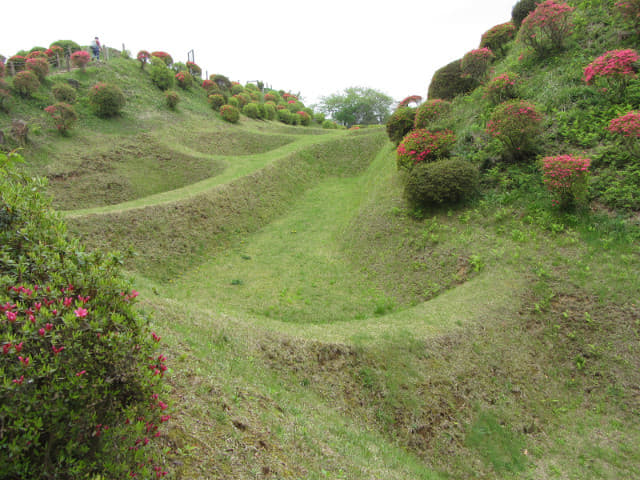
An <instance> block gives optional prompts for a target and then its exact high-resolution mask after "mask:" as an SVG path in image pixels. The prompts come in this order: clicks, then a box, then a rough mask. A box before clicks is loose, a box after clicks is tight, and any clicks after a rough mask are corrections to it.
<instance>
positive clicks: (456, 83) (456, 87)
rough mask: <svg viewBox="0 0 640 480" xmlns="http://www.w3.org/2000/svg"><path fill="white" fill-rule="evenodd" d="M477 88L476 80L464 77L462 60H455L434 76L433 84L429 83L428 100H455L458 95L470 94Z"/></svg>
mask: <svg viewBox="0 0 640 480" xmlns="http://www.w3.org/2000/svg"><path fill="white" fill-rule="evenodd" d="M477 86H478V83H477V81H476V80H474V79H473V78H471V77H464V76H463V75H462V70H461V69H460V60H454V61H453V62H451V63H449V64H447V65H445V66H444V67H441V68H439V69H438V70H436V72H435V73H434V74H433V77H432V78H431V83H429V91H428V98H442V99H443V100H453V99H454V98H455V97H457V96H458V95H461V94H465V93H467V92H470V91H471V90H473V89H474V88H476V87H477Z"/></svg>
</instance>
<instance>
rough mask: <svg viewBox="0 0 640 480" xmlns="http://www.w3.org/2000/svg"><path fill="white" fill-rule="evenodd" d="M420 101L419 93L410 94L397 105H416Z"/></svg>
mask: <svg viewBox="0 0 640 480" xmlns="http://www.w3.org/2000/svg"><path fill="white" fill-rule="evenodd" d="M421 101H422V97H421V96H420V95H410V96H408V97H407V98H405V99H404V100H402V101H401V102H400V103H399V104H398V107H408V106H409V104H410V103H415V104H416V106H418V105H419V104H420V102H421Z"/></svg>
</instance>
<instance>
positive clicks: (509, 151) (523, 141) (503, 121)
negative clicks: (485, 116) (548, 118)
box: [486, 100, 542, 160]
mask: <svg viewBox="0 0 640 480" xmlns="http://www.w3.org/2000/svg"><path fill="white" fill-rule="evenodd" d="M541 125H542V116H541V115H540V114H539V113H538V112H537V111H536V107H535V105H533V104H532V103H530V102H526V101H524V100H510V101H508V102H504V103H501V104H500V105H498V106H497V107H496V108H495V110H494V111H493V113H492V114H491V118H490V120H489V123H488V124H487V129H486V131H487V133H488V134H489V135H491V136H492V137H493V138H495V139H497V140H498V141H499V142H500V143H501V144H502V147H503V156H504V158H505V159H507V160H511V159H513V160H518V159H521V158H524V157H527V156H528V155H530V154H531V153H532V152H534V151H535V146H536V145H535V142H536V140H537V138H538V135H539V134H540V131H541Z"/></svg>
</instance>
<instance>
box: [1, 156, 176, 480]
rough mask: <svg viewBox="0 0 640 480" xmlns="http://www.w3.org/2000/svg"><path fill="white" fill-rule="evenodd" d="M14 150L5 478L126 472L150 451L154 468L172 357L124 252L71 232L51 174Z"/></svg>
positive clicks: (4, 209) (4, 345)
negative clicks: (100, 248)
mask: <svg viewBox="0 0 640 480" xmlns="http://www.w3.org/2000/svg"><path fill="white" fill-rule="evenodd" d="M14 158H15V157H14ZM11 160H12V159H11V158H8V157H7V156H6V155H3V154H0V173H1V174H0V192H2V194H1V195H0V225H1V228H0V304H1V305H2V306H1V307H0V312H1V315H2V321H1V322H0V348H1V351H0V378H1V379H2V380H1V381H0V382H1V383H0V387H1V388H0V422H1V424H2V435H1V436H0V471H1V472H2V477H3V478H30V479H34V480H38V479H42V480H44V479H50V478H91V477H92V476H94V475H96V474H104V475H107V476H108V478H124V477H125V476H129V472H132V473H137V474H138V475H141V474H142V471H141V470H139V468H140V466H139V464H140V462H141V461H142V463H143V465H146V466H145V467H144V468H145V469H146V471H147V472H149V470H151V471H153V467H154V465H157V460H158V458H159V457H160V453H161V452H160V450H159V449H158V448H157V446H156V444H157V441H158V438H156V437H154V434H155V432H159V427H160V425H161V424H162V423H163V421H165V420H166V419H167V418H166V417H163V415H164V412H163V409H164V408H166V404H164V403H163V402H162V401H161V400H160V399H159V398H158V396H157V395H158V393H159V386H160V384H161V382H162V375H163V373H164V370H165V369H166V366H165V365H164V357H162V356H158V355H157V353H156V352H155V342H154V341H153V340H152V338H151V335H150V333H149V332H148V330H147V327H146V322H145V321H144V319H143V318H142V317H141V316H140V315H139V314H138V313H137V312H136V311H135V310H134V308H133V303H134V302H135V300H134V299H135V297H136V295H137V293H136V292H135V291H134V290H132V288H131V285H130V284H129V283H128V282H127V281H126V280H125V279H124V277H123V275H122V272H121V270H120V260H119V258H118V257H117V256H115V255H105V254H102V253H100V252H94V253H91V254H89V253H86V252H85V251H84V250H83V248H82V247H81V246H80V245H79V244H78V242H77V241H75V240H70V239H69V237H68V235H67V232H66V228H65V225H64V223H63V222H62V221H61V220H60V218H59V217H58V215H57V214H56V213H55V212H54V211H53V210H52V209H51V208H50V205H49V201H48V200H47V199H46V198H45V197H44V196H43V194H42V193H41V192H42V190H43V188H44V186H45V184H44V182H42V181H40V180H36V179H31V178H29V177H27V176H24V175H22V174H18V173H17V172H16V170H15V168H14V167H13V166H12V165H11V163H10V162H11ZM149 363H152V364H155V365H156V367H155V368H154V370H153V371H151V370H150V369H149V368H148V365H149ZM145 425H147V426H148V427H149V428H148V429H146V432H145ZM147 432H148V433H147ZM143 437H147V439H146V440H144V441H143ZM143 444H144V445H143ZM134 447H136V448H135V450H134ZM146 475H149V473H147V474H146ZM146 475H145V476H146Z"/></svg>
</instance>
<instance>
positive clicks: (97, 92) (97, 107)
mask: <svg viewBox="0 0 640 480" xmlns="http://www.w3.org/2000/svg"><path fill="white" fill-rule="evenodd" d="M125 103H126V99H125V97H124V94H123V93H122V90H120V88H119V87H118V86H116V85H112V84H110V83H102V82H101V83H96V84H95V85H94V86H93V87H91V89H90V90H89V104H90V105H91V106H92V108H93V110H94V112H95V114H96V115H97V116H99V117H113V116H115V115H118V114H119V113H120V111H121V110H122V107H124V104H125Z"/></svg>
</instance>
